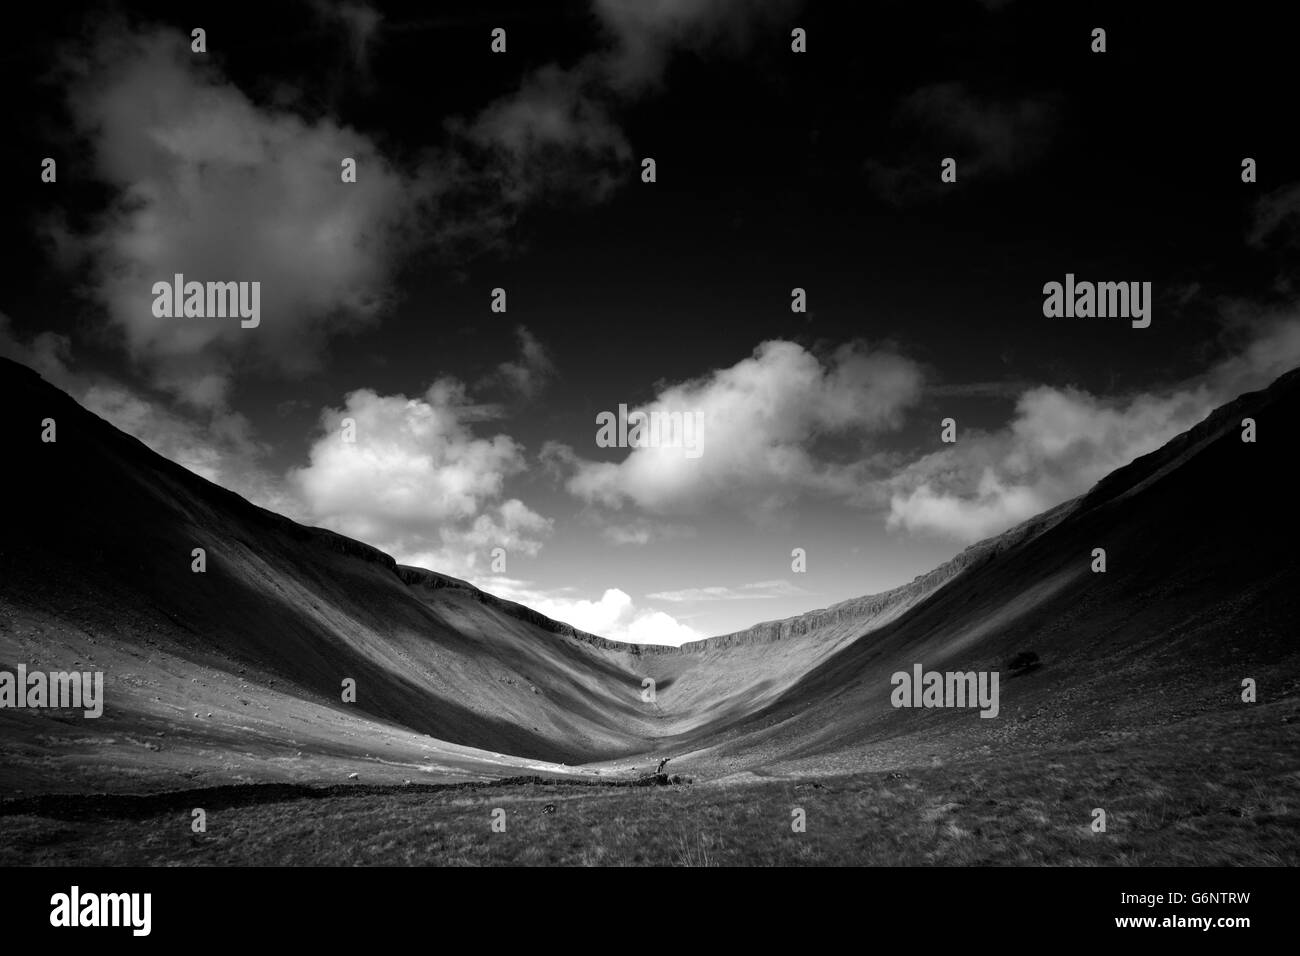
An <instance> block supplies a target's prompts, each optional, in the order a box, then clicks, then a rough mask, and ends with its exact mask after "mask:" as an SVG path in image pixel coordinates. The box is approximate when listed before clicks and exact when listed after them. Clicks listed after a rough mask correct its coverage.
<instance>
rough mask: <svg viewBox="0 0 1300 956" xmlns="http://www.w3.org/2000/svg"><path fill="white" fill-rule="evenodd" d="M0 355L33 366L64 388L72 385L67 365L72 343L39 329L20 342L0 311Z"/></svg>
mask: <svg viewBox="0 0 1300 956" xmlns="http://www.w3.org/2000/svg"><path fill="white" fill-rule="evenodd" d="M0 356H3V357H4V358H7V359H12V360H13V361H15V362H19V363H21V364H23V365H26V366H27V367H28V368H32V369H35V370H36V372H38V373H39V374H40V376H41V377H42V378H44V379H45V380H46V381H47V382H49V383H50V384H52V385H55V386H57V387H59V388H61V389H64V390H65V391H71V390H72V389H73V388H74V387H75V377H74V376H73V374H72V372H71V371H70V370H69V368H68V363H69V362H70V361H71V358H72V343H71V342H70V341H69V339H68V337H67V336H66V335H59V334H58V333H56V332H41V333H39V334H37V335H35V336H33V338H32V339H31V341H29V342H23V341H22V340H21V339H19V338H18V334H17V333H16V332H15V331H14V329H13V323H12V322H11V321H10V319H9V316H7V315H5V314H4V313H3V312H0Z"/></svg>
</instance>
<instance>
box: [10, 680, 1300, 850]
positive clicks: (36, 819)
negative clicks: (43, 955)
mask: <svg viewBox="0 0 1300 956" xmlns="http://www.w3.org/2000/svg"><path fill="white" fill-rule="evenodd" d="M1298 735H1300V706H1297V703H1296V702H1294V701H1292V700H1290V699H1287V700H1284V701H1280V702H1278V703H1276V704H1260V705H1257V706H1253V707H1250V708H1244V709H1242V710H1238V711H1231V712H1223V713H1219V714H1213V715H1205V716H1201V717H1197V718H1194V719H1191V720H1187V721H1183V722H1180V723H1177V724H1173V725H1167V726H1163V727H1153V728H1150V729H1149V730H1147V731H1144V732H1142V733H1141V734H1139V735H1136V736H1133V737H1130V738H1128V739H1125V740H1124V741H1122V742H1117V741H1115V740H1113V739H1103V740H1099V741H1096V742H1092V743H1080V744H1075V745H1072V746H1069V747H1062V748H1057V749H1043V750H1038V751H1034V752H1026V753H1023V754H1006V753H1004V754H1001V755H995V756H992V757H989V758H983V759H978V760H968V761H963V762H955V763H949V764H944V765H937V766H933V765H927V766H924V767H914V768H907V769H899V770H894V771H886V772H877V773H859V774H851V775H838V776H820V777H818V776H811V775H807V774H804V773H802V772H801V773H800V775H799V776H785V775H781V776H777V775H771V774H768V773H765V772H764V771H762V770H761V769H759V770H751V771H748V772H744V773H737V774H732V775H730V776H726V777H721V778H717V779H714V780H711V781H707V782H701V783H695V784H690V785H679V786H662V787H626V786H607V785H600V784H588V785H581V784H577V783H573V782H564V781H559V780H544V781H540V782H534V783H509V782H507V783H505V784H495V785H483V784H466V785H462V786H459V787H446V788H431V787H422V786H415V785H412V786H406V787H403V786H396V787H372V786H358V787H356V788H355V789H352V788H348V787H331V788H329V789H327V790H321V791H309V790H307V789H306V788H294V787H256V786H251V787H223V788H218V789H214V790H191V791H182V792H176V793H168V794H161V795H154V796H152V797H144V798H141V797H136V798H113V799H107V798H104V797H93V796H63V797H54V796H47V797H32V798H27V799H23V800H8V801H4V802H3V803H0V864H4V865H31V864H50V865H53V864H59V865H119V866H120V865H471V866H476V865H654V866H667V865H686V866H716V865H723V866H725V865H814V864H823V865H825V864H829V865H870V866H891V865H1084V866H1092V865H1139V864H1141V865H1166V866H1185V865H1210V866H1218V865H1226V866H1243V865H1255V866H1258V865H1264V866H1281V865H1287V866H1294V865H1296V864H1297V863H1300V748H1298V747H1297V746H1296V745H1297V737H1298ZM205 803H206V804H207V806H205ZM195 807H204V809H205V810H206V812H207V821H206V822H207V830H206V832H205V833H193V832H192V830H191V819H192V816H191V811H192V809H194V808H195ZM496 809H500V810H503V811H504V812H505V817H504V818H505V821H506V827H505V832H494V831H493V829H492V819H493V811H494V810H496ZM1096 809H1102V810H1104V811H1105V813H1106V831H1105V832H1104V833H1098V832H1093V829H1092V824H1093V821H1094V819H1095V816H1094V811H1095V810H1096ZM797 810H801V811H803V815H804V817H805V818H806V830H805V832H801V833H800V832H794V829H793V828H792V822H793V820H794V818H795V811H797ZM496 816H497V817H498V818H499V817H500V814H497V815H496Z"/></svg>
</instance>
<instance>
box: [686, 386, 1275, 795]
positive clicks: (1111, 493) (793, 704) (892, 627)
mask: <svg viewBox="0 0 1300 956" xmlns="http://www.w3.org/2000/svg"><path fill="white" fill-rule="evenodd" d="M1245 417H1252V418H1254V419H1255V420H1256V423H1257V427H1258V429H1259V440H1258V441H1257V442H1256V443H1246V442H1243V441H1241V429H1242V424H1241V423H1242V419H1243V418H1245ZM1297 420H1300V371H1296V372H1291V373H1289V374H1288V375H1286V376H1284V377H1283V378H1281V379H1279V380H1278V381H1277V382H1276V383H1275V384H1274V385H1273V386H1271V387H1270V388H1268V389H1267V390H1264V391H1261V392H1256V393H1251V394H1248V395H1244V396H1242V397H1241V398H1239V399H1237V400H1236V401H1234V402H1232V403H1230V404H1228V405H1226V406H1224V407H1223V408H1221V409H1219V410H1217V411H1216V412H1214V413H1213V414H1212V415H1210V416H1209V417H1208V418H1207V419H1206V420H1205V421H1204V422H1202V423H1201V424H1200V425H1198V426H1196V427H1195V428H1193V429H1191V430H1190V431H1188V432H1187V433H1185V434H1183V435H1180V436H1178V437H1177V438H1175V439H1173V440H1172V441H1170V442H1169V443H1168V444H1167V445H1165V446H1164V447H1163V448H1161V449H1159V450H1158V451H1156V452H1153V453H1152V454H1149V455H1146V456H1143V457H1142V458H1139V459H1137V460H1136V461H1134V462H1132V463H1131V464H1129V465H1128V466H1126V467H1124V468H1120V469H1118V470H1117V471H1115V472H1114V473H1112V474H1111V475H1109V476H1107V477H1106V478H1105V479H1104V480H1103V481H1101V482H1099V483H1098V485H1097V486H1096V487H1095V488H1094V489H1093V490H1092V491H1090V492H1089V493H1088V494H1086V495H1084V496H1083V497H1081V498H1080V499H1077V500H1076V501H1074V502H1071V503H1069V504H1067V505H1065V506H1062V508H1061V509H1058V510H1057V512H1056V513H1055V514H1054V515H1053V517H1052V520H1051V521H1050V522H1048V523H1047V525H1046V526H1045V527H1044V528H1043V529H1042V530H1041V531H1040V532H1039V533H1035V534H1030V535H1027V536H1024V537H1023V538H1022V539H1021V540H1016V541H1012V542H1011V543H1010V544H1009V546H1008V547H1006V548H1004V549H1000V550H999V551H998V553H996V554H994V555H991V556H990V557H988V558H987V559H986V560H983V561H976V562H973V563H972V564H971V565H970V566H969V567H967V568H966V570H965V572H964V573H962V574H960V575H958V576H955V577H954V578H953V579H952V580H951V581H950V582H949V583H948V584H947V586H945V587H943V588H942V589H940V590H938V591H936V592H934V593H933V594H931V595H930V596H929V597H928V598H927V599H925V600H923V601H921V602H919V603H917V604H916V605H915V606H913V607H912V608H911V609H910V610H909V611H908V612H907V613H906V614H903V615H902V616H899V617H897V618H896V619H894V620H892V621H890V622H889V623H887V624H885V625H884V626H882V627H881V628H880V629H878V630H876V631H875V632H873V633H871V634H870V636H869V637H868V638H867V639H864V640H861V641H858V642H856V643H853V644H851V645H849V646H848V647H846V648H845V649H844V650H843V651H841V652H840V653H839V654H837V655H836V656H834V657H833V658H831V659H830V660H828V661H826V662H825V663H823V664H822V665H821V666H819V667H818V668H816V669H815V670H814V671H812V672H810V673H809V674H807V675H806V676H804V677H802V678H801V679H800V680H799V681H798V682H797V683H796V684H795V685H794V686H792V687H791V688H789V689H788V690H787V691H785V692H784V693H782V694H781V695H780V696H779V698H778V699H776V700H774V701H773V702H772V703H771V704H770V705H768V706H767V707H766V708H765V709H764V710H762V711H760V712H758V713H756V714H754V715H751V716H749V717H747V718H746V719H745V720H744V721H742V722H741V723H740V724H739V725H738V726H735V727H732V728H730V729H729V730H728V731H727V732H726V733H725V734H724V735H723V736H724V738H725V739H723V740H721V741H719V740H712V741H710V742H709V745H708V746H706V747H704V748H701V750H700V751H699V752H698V753H696V754H694V755H693V757H692V761H683V765H689V763H690V762H695V763H697V764H702V765H708V766H711V767H716V766H719V765H721V766H724V767H727V768H730V769H733V770H741V769H754V768H771V767H773V766H777V765H780V766H782V767H784V768H785V769H787V770H805V771H806V770H812V769H817V770H826V769H837V770H856V769H870V768H874V767H882V766H895V765H902V764H914V763H918V762H919V763H925V762H929V761H931V760H949V759H954V758H958V757H966V756H978V755H981V754H984V755H987V754H990V753H1006V752H1016V751H1017V750H1023V749H1025V748H1029V747H1032V746H1035V745H1037V744H1041V743H1056V742H1062V741H1079V740H1096V739H1102V738H1105V737H1115V738H1119V739H1122V738H1124V737H1125V736H1127V735H1131V734H1132V733H1134V732H1135V731H1137V730H1138V729H1140V728H1146V727H1150V726H1153V725H1156V724H1161V723H1173V722H1176V721H1179V720H1182V719H1184V718H1188V717H1190V716H1193V715H1196V714H1203V713H1209V712H1216V713H1217V712H1225V713H1231V712H1238V711H1240V709H1241V708H1243V707H1247V706H1250V705H1248V704H1244V703H1243V702H1242V700H1241V691H1242V681H1243V680H1244V679H1246V678H1251V679H1253V680H1255V681H1256V684H1257V687H1258V695H1259V701H1260V702H1261V703H1264V702H1268V701H1277V700H1280V699H1282V698H1284V697H1288V696H1291V695H1294V694H1296V693H1297V691H1300V653H1298V649H1297V646H1296V643H1295V639H1294V637H1295V622H1296V621H1297V620H1298V619H1300V555H1298V554H1297V551H1296V541H1297V540H1298V539H1300V509H1297V507H1296V504H1295V491H1294V469H1293V465H1292V463H1291V462H1292V443H1293V437H1294V434H1295V426H1294V422H1296V421H1297ZM1095 548H1103V549H1105V552H1106V562H1107V566H1106V571H1105V572H1104V573H1094V572H1093V570H1092V563H1093V550H1094V549H1095ZM1024 651H1031V652H1033V653H1036V654H1037V655H1038V656H1039V658H1040V661H1041V664H1040V666H1038V667H1037V668H1035V669H1032V670H1030V671H1028V672H1025V673H1021V674H1012V673H1011V672H1010V671H1008V670H1007V668H1006V666H1005V665H1006V662H1007V661H1008V659H1009V658H1011V657H1013V656H1015V655H1016V654H1018V653H1020V652H1024ZM918 663H919V664H921V665H923V667H924V668H925V669H926V670H937V671H970V670H974V671H980V670H989V671H992V670H998V671H1001V674H1000V713H999V716H998V717H997V718H996V719H986V718H980V717H979V715H978V713H977V711H976V710H974V709H938V708H936V709H905V708H897V709H896V708H894V707H893V706H892V705H891V702H890V694H891V691H892V689H893V685H892V684H891V682H890V678H891V675H892V674H894V673H895V672H898V671H905V672H910V671H911V669H912V667H913V666H914V665H915V664H918Z"/></svg>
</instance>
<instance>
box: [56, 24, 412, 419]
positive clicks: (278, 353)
mask: <svg viewBox="0 0 1300 956" xmlns="http://www.w3.org/2000/svg"><path fill="white" fill-rule="evenodd" d="M67 69H68V72H69V74H70V76H71V80H70V83H69V89H68V100H69V104H70V106H71V112H72V116H73V118H74V121H75V123H76V126H77V128H78V130H79V131H80V132H81V133H82V134H83V135H85V136H86V137H87V139H88V140H89V142H90V144H91V146H92V150H93V156H94V162H95V168H96V171H97V173H98V175H99V176H100V177H101V178H102V179H103V180H104V181H105V182H106V183H108V184H109V185H111V186H112V187H114V188H115V190H116V198H115V200H114V201H113V203H112V205H111V207H110V208H109V209H108V210H107V211H106V212H105V213H104V214H103V215H102V217H101V218H100V219H99V220H98V221H97V222H96V223H95V224H94V226H93V228H92V229H91V231H90V232H88V233H86V234H82V235H67V234H62V235H58V236H57V238H58V239H59V241H60V242H61V243H63V244H64V245H65V246H66V245H67V244H69V242H71V243H72V244H73V245H74V246H75V247H76V248H77V250H78V251H80V252H81V253H82V254H84V255H86V256H87V257H88V258H89V261H90V263H91V264H92V269H93V272H92V278H91V280H90V285H91V291H92V292H93V294H94V295H95V296H96V297H97V298H98V299H99V300H100V301H101V302H102V303H103V304H104V306H105V308H106V310H107V314H108V317H109V319H110V320H111V322H112V323H113V324H114V325H115V327H116V328H117V329H118V330H120V332H121V333H122V335H123V337H124V340H125V343H126V346H127V348H128V350H129V351H130V353H131V355H132V356H133V357H134V358H135V359H136V360H138V361H140V362H141V363H143V364H144V365H145V366H146V367H147V368H148V369H150V370H151V371H152V373H153V376H154V379H153V380H154V383H155V384H156V385H158V386H160V387H162V388H164V389H166V390H168V391H170V392H172V393H174V394H176V395H178V396H180V397H181V398H183V399H185V400H187V401H189V402H190V403H192V404H194V405H197V406H204V407H215V406H219V405H221V404H222V403H223V402H224V401H225V400H226V398H227V394H228V389H229V384H230V376H231V374H232V372H233V371H234V370H235V368H236V365H237V363H238V362H239V361H241V360H243V359H251V360H254V361H257V362H260V363H262V364H264V365H265V366H267V367H270V368H274V369H277V370H280V371H287V372H290V373H297V372H302V371H304V370H306V369H309V368H312V367H313V365H314V363H315V362H316V360H317V353H318V350H319V347H320V345H321V343H322V342H323V341H324V339H325V338H326V337H327V336H329V335H330V334H333V333H336V332H339V331H342V330H349V329H355V328H357V327H359V326H363V325H365V324H367V323H369V322H371V321H373V320H374V319H375V317H376V316H377V314H378V312H379V311H380V309H381V307H382V306H383V304H384V302H385V299H386V297H387V295H388V292H387V289H388V277H389V267H390V264H391V262H392V260H393V253H394V250H395V248H396V247H397V246H398V245H400V242H401V237H402V235H403V233H404V231H405V230H406V229H407V227H409V225H410V216H411V214H412V210H413V209H414V208H415V207H416V205H418V201H419V200H420V199H421V197H427V196H428V195H429V194H430V191H431V184H430V182H428V181H427V180H425V179H423V178H422V177H420V176H408V175H406V174H404V173H403V172H401V171H399V170H397V169H395V168H394V167H393V166H392V165H391V164H390V163H389V162H388V161H387V160H386V159H385V158H384V156H383V155H382V154H381V153H380V151H379V150H378V149H377V147H376V146H375V145H374V143H372V142H371V141H370V140H368V139H367V138H366V137H365V136H363V135H361V134H359V133H358V132H356V131H355V130H351V129H348V128H346V127H343V126H340V125H338V124H336V123H334V122H333V121H331V120H330V119H328V118H320V119H315V120H307V119H304V118H302V117H300V116H298V115H296V114H294V113H291V112H286V111H280V110H275V109H271V108H268V107H264V106H259V105H258V104H255V103H254V102H252V101H251V100H250V99H249V98H248V97H247V96H245V94H244V93H243V92H241V91H240V90H239V89H238V88H237V87H235V86H234V85H233V84H232V83H230V82H229V81H228V80H227V79H226V78H225V77H223V76H222V75H221V74H220V73H219V72H218V71H217V70H216V69H215V68H214V67H212V66H210V65H203V61H201V60H199V59H197V58H195V57H193V56H191V55H190V52H189V38H188V37H187V36H184V35H182V34H180V33H179V32H177V31H175V30H171V29H156V30H152V31H148V32H132V31H130V30H128V29H126V28H125V27H123V26H122V25H121V24H117V25H112V26H106V27H104V28H103V29H102V30H101V32H99V33H98V34H97V35H96V39H95V42H94V43H93V45H92V46H91V47H90V49H89V51H88V52H87V53H86V54H85V55H84V56H83V57H82V58H80V59H78V60H76V61H75V62H72V63H69V64H68V66H67ZM345 157H348V158H352V159H355V160H356V162H357V167H358V175H357V181H356V182H355V183H343V182H342V181H341V177H340V172H341V166H340V163H341V161H342V160H343V159H344V158H345ZM52 228H53V229H54V230H55V232H56V233H57V232H58V227H52ZM176 273H181V274H183V275H184V276H185V277H186V279H187V280H198V281H201V282H206V281H259V282H260V283H261V315H262V319H261V324H260V325H259V326H258V327H257V328H255V329H251V328H250V329H245V328H241V327H240V323H239V322H238V321H237V320H236V321H232V320H229V319H224V320H223V319H220V318H204V319H196V318H190V319H177V318H159V317H156V316H154V314H153V309H152V305H153V298H154V297H153V293H152V291H151V290H152V286H153V283H155V282H158V281H168V282H170V281H171V279H172V276H173V275H174V274H176Z"/></svg>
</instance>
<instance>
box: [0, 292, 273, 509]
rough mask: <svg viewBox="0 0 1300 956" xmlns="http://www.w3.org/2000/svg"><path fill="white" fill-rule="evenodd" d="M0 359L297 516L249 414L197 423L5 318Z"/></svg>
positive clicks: (62, 340)
mask: <svg viewBox="0 0 1300 956" xmlns="http://www.w3.org/2000/svg"><path fill="white" fill-rule="evenodd" d="M0 355H2V356H4V357H5V358H10V359H13V360H14V361H17V362H21V363H22V364H24V365H27V366H29V367H30V368H32V369H34V370H35V371H36V372H38V373H39V374H40V375H41V377H42V378H44V379H45V380H46V381H47V382H49V383H50V384H51V385H54V386H55V387H57V388H60V389H62V390H63V391H65V392H67V393H68V394H69V395H71V396H72V397H73V398H74V399H76V401H77V402H78V403H80V404H81V405H82V406H83V407H84V408H86V409H87V410H88V411H90V412H92V413H93V414H95V415H98V416H99V417H100V418H103V419H104V420H106V421H107V422H108V423H109V424H111V425H113V426H114V427H116V428H119V429H121V430H122V431H124V432H126V433H127V434H128V435H131V436H132V437H134V438H137V439H139V440H140V441H142V442H143V443H144V444H145V445H147V446H148V447H149V448H151V449H152V450H153V451H155V452H157V453H158V454H160V455H162V456H163V457H164V458H167V459H170V460H171V461H174V462H176V463H177V464H178V465H181V466H182V467H184V468H187V469H189V470H190V471H192V472H194V473H195V474H196V475H199V476H200V477H203V478H206V479H208V480H209V481H211V482H214V483H216V484H219V485H221V486H222V487H223V488H227V489H229V490H231V491H234V492H235V493H236V494H240V495H243V496H244V497H246V498H248V499H249V500H251V501H254V502H256V503H257V504H259V505H261V506H262V507H264V508H270V509H271V510H273V511H278V512H280V513H281V514H287V515H290V516H293V515H294V514H295V507H296V504H295V502H294V501H293V500H292V499H291V498H289V497H288V496H286V495H285V494H284V491H283V489H282V488H281V485H280V482H279V481H278V480H277V479H276V478H275V477H274V476H272V475H271V474H270V473H269V472H267V471H266V470H265V468H264V467H263V465H262V460H263V459H264V457H265V455H266V453H267V448H266V446H265V445H263V444H261V443H260V442H258V441H256V440H255V439H254V438H253V435H252V427H251V425H250V423H249V422H248V420H247V419H245V418H244V417H243V416H242V415H238V414H235V413H233V412H229V411H224V410H214V411H211V412H208V413H206V414H202V415H200V416H199V417H197V418H196V417H193V416H189V415H184V414H180V413H177V412H174V411H169V410H168V409H167V408H165V407H164V406H163V405H162V404H160V403H159V402H157V401H155V400H153V399H152V398H150V397H148V396H147V395H145V394H143V393H142V392H140V391H138V390H136V389H133V388H131V387H129V386H127V385H125V384H123V383H122V382H120V381H118V380H117V379H115V378H112V377H110V376H106V375H95V376H88V375H85V374H83V373H80V372H78V371H76V370H75V369H74V367H73V362H72V349H71V345H70V343H69V341H68V339H67V337H65V336H62V335H57V334H55V333H53V332H42V333H40V334H39V335H36V336H35V337H33V338H32V339H31V341H30V342H24V341H22V340H21V339H20V338H19V337H18V336H17V334H16V333H15V332H14V331H13V329H12V327H11V325H10V322H9V319H8V317H7V316H5V315H4V314H2V313H0Z"/></svg>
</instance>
